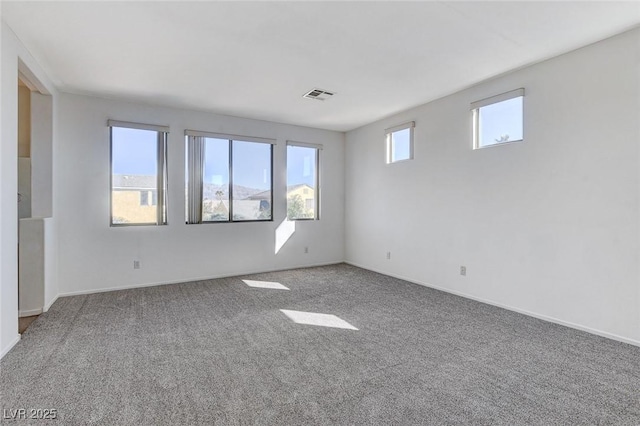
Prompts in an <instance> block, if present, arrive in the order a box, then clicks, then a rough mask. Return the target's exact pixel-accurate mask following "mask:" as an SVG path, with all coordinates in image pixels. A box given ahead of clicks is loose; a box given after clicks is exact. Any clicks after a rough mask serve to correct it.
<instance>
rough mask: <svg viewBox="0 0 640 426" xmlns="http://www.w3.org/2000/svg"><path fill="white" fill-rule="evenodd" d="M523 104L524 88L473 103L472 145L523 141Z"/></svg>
mask: <svg viewBox="0 0 640 426" xmlns="http://www.w3.org/2000/svg"><path fill="white" fill-rule="evenodd" d="M523 107H524V89H517V90H513V91H511V92H507V93H503V94H501V95H497V96H492V97H490V98H487V99H483V100H481V101H477V102H474V103H472V104H471V110H472V111H473V148H474V149H478V148H484V147H487V146H492V145H498V144H503V143H507V142H518V141H522V140H523V139H524V130H523V127H524V126H523V111H524V108H523Z"/></svg>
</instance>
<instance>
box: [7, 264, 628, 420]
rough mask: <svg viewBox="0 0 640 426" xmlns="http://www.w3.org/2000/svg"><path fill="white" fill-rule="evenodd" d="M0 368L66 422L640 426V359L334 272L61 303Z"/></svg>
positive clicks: (425, 292)
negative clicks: (312, 319) (292, 313)
mask: <svg viewBox="0 0 640 426" xmlns="http://www.w3.org/2000/svg"><path fill="white" fill-rule="evenodd" d="M241 279H252V280H265V281H273V282H278V283H281V284H283V285H285V286H286V287H288V288H290V291H285V290H274V289H262V288H251V287H248V286H247V285H245V284H244V283H243V282H242V281H241ZM280 309H289V310H296V311H306V312H316V313H325V314H334V315H337V316H338V317H340V318H341V319H343V320H345V321H347V322H349V323H350V324H352V325H353V326H354V327H356V328H358V330H357V331H355V330H346V329H337V328H327V327H320V326H316V325H302V324H297V323H294V322H293V321H291V320H290V319H289V318H288V317H287V316H286V315H285V314H283V313H282V312H281V311H280ZM0 367H1V371H0V378H1V381H0V383H1V385H0V386H1V389H0V391H1V394H0V398H1V408H2V409H14V410H15V409H17V408H27V409H30V408H41V409H49V408H55V409H57V410H58V419H59V420H58V424H65V425H67V424H70V425H72V424H136V425H139V424H147V425H151V424H265V425H266V424H269V425H273V424H297V425H301V424H305V425H312V424H318V425H328V424H402V425H405V424H438V425H440V424H442V425H460V424H473V425H520V424H532V425H576V424H584V425H594V424H599V425H603V424H615V425H638V424H640V348H637V347H634V346H630V345H626V344H622V343H618V342H615V341H612V340H608V339H605V338H600V337H597V336H593V335H590V334H587V333H583V332H580V331H576V330H573V329H569V328H566V327H562V326H558V325H554V324H551V323H547V322H544V321H540V320H537V319H534V318H530V317H527V316H524V315H519V314H517V313H513V312H510V311H506V310H503V309H499V308H496V307H492V306H489V305H485V304H482V303H478V302H474V301H471V300H467V299H464V298H460V297H457V296H453V295H449V294H447V293H443V292H439V291H435V290H432V289H428V288H425V287H421V286H418V285H414V284H410V283H407V282H405V281H401V280H398V279H394V278H390V277H387V276H384V275H380V274H376V273H373V272H369V271H366V270H363V269H359V268H355V267H352V266H348V265H344V264H342V265H335V266H328V267H319V268H308V269H298V270H291V271H284V272H274V273H264V274H258V275H253V276H243V277H237V278H225V279H216V280H209V281H201V282H194V283H186V284H177V285H167V286H159V287H149V288H142V289H135V290H123V291H117V292H110V293H100V294H93V295H85V296H74V297H66V298H61V299H59V300H58V301H57V302H56V303H55V304H54V305H53V307H52V308H51V309H50V310H49V312H47V313H45V314H43V315H41V316H40V318H38V319H37V320H36V321H35V322H34V323H33V324H32V325H31V327H30V328H29V329H28V330H27V332H26V333H25V334H24V335H23V337H22V341H20V343H19V344H18V345H16V347H15V348H14V349H13V350H12V351H11V352H10V353H9V354H8V355H6V356H5V358H4V359H3V360H2V361H1V363H0ZM36 423H39V422H36Z"/></svg>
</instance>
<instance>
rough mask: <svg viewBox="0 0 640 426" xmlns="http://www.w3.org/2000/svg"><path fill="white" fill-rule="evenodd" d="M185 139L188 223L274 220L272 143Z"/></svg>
mask: <svg viewBox="0 0 640 426" xmlns="http://www.w3.org/2000/svg"><path fill="white" fill-rule="evenodd" d="M185 134H186V182H187V187H186V201H187V204H186V216H187V223H190V224H194V223H212V222H243V221H245V222H246V221H263V220H272V216H273V215H272V211H271V206H272V204H273V196H272V189H273V188H272V161H273V150H272V144H273V141H272V140H271V139H260V138H246V137H240V136H229V135H218V134H213V133H204V132H196V131H192V130H187V131H186V132H185Z"/></svg>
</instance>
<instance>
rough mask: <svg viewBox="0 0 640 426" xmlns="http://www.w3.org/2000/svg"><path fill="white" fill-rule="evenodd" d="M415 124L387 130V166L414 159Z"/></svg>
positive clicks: (411, 123) (406, 124)
mask: <svg viewBox="0 0 640 426" xmlns="http://www.w3.org/2000/svg"><path fill="white" fill-rule="evenodd" d="M414 127H415V122H413V121H410V122H409V123H405V124H401V125H399V126H394V127H391V128H389V129H386V130H385V135H386V160H387V164H391V163H396V162H398V161H405V160H412V159H413V128H414Z"/></svg>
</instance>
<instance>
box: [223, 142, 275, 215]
mask: <svg viewBox="0 0 640 426" xmlns="http://www.w3.org/2000/svg"><path fill="white" fill-rule="evenodd" d="M232 168H233V169H232V170H233V189H232V194H233V220H270V219H271V145H270V144H265V143H255V142H243V141H233V164H232Z"/></svg>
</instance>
